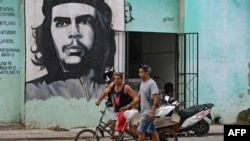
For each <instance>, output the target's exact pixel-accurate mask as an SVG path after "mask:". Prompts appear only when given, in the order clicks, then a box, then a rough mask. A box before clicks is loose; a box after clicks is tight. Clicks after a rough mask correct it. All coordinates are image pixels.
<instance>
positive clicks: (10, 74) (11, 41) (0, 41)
mask: <svg viewBox="0 0 250 141" xmlns="http://www.w3.org/2000/svg"><path fill="white" fill-rule="evenodd" d="M19 5H20V2H19V1H15V0H0V90H1V93H0V113H1V114H0V122H1V123H9V122H20V121H21V119H22V116H21V114H22V104H21V103H22V102H21V100H22V99H23V85H22V80H23V75H21V74H23V70H24V67H23V66H24V65H23V61H22V59H21V58H22V54H23V51H22V49H23V42H22V40H23V36H21V35H22V30H21V28H20V27H21V20H20V7H19Z"/></svg>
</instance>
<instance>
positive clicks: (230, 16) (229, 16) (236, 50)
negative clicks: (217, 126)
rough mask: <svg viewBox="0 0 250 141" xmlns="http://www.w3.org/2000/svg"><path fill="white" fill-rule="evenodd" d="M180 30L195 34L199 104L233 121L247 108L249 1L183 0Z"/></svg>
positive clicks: (249, 101)
mask: <svg viewBox="0 0 250 141" xmlns="http://www.w3.org/2000/svg"><path fill="white" fill-rule="evenodd" d="M184 13H185V16H184V18H185V19H184V22H185V24H184V25H185V26H184V31H185V32H198V33H199V103H207V102H212V103H214V104H215V107H214V109H213V110H212V113H213V116H214V117H221V119H220V122H222V123H235V122H236V119H237V115H238V114H239V112H240V111H242V110H245V109H247V108H250V93H249V84H250V82H249V76H248V75H249V73H250V67H249V60H250V34H249V31H250V26H249V25H250V1H249V0H185V11H184Z"/></svg>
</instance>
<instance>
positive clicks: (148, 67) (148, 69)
mask: <svg viewBox="0 0 250 141" xmlns="http://www.w3.org/2000/svg"><path fill="white" fill-rule="evenodd" d="M139 68H141V69H143V70H144V71H145V72H148V73H151V72H152V69H151V67H150V66H149V65H147V64H140V66H139Z"/></svg>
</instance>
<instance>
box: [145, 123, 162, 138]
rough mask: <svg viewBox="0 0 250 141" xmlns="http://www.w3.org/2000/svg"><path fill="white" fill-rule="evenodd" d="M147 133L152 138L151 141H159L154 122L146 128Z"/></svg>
mask: <svg viewBox="0 0 250 141" xmlns="http://www.w3.org/2000/svg"><path fill="white" fill-rule="evenodd" d="M148 132H149V133H150V135H151V137H152V141H159V140H160V138H159V135H158V133H157V130H156V128H155V124H154V121H152V123H151V124H150V126H149V128H148Z"/></svg>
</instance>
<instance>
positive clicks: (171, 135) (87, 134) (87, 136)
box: [74, 106, 178, 141]
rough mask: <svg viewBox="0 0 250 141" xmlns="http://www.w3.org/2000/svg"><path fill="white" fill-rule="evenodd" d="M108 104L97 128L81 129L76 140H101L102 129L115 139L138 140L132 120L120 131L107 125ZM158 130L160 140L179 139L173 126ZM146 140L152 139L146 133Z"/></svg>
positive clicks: (119, 140)
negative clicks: (113, 132) (104, 119)
mask: <svg viewBox="0 0 250 141" xmlns="http://www.w3.org/2000/svg"><path fill="white" fill-rule="evenodd" d="M99 109H100V108H99ZM106 109H107V106H105V108H104V110H103V111H101V110H100V112H101V114H102V115H101V117H100V119H99V123H98V125H97V126H96V127H95V129H94V130H93V129H89V128H86V129H82V130H81V131H79V132H78V133H77V134H76V136H75V139H74V141H99V140H100V136H99V134H101V132H100V130H103V131H104V132H106V133H108V134H109V135H110V136H111V137H112V139H113V140H114V141H121V140H138V137H137V136H138V134H137V133H135V132H133V131H134V130H133V129H134V126H133V125H132V124H131V123H130V121H127V122H126V125H125V126H124V128H123V130H122V131H118V130H116V129H113V128H112V127H111V126H110V125H107V124H106V123H105V122H104V121H103V117H104V115H105V113H106ZM104 127H108V128H109V129H106V128H104ZM111 130H115V132H119V133H120V134H119V135H118V136H113V135H112V134H111V132H110V131H111ZM157 132H158V134H159V137H160V140H161V141H178V138H177V135H176V133H175V131H174V130H172V129H171V128H168V125H167V126H161V127H160V128H157ZM125 134H127V135H129V137H130V138H125ZM145 135H146V136H145V137H146V138H145V139H146V140H148V141H151V140H152V139H151V136H150V135H149V134H148V133H146V134H145Z"/></svg>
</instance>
